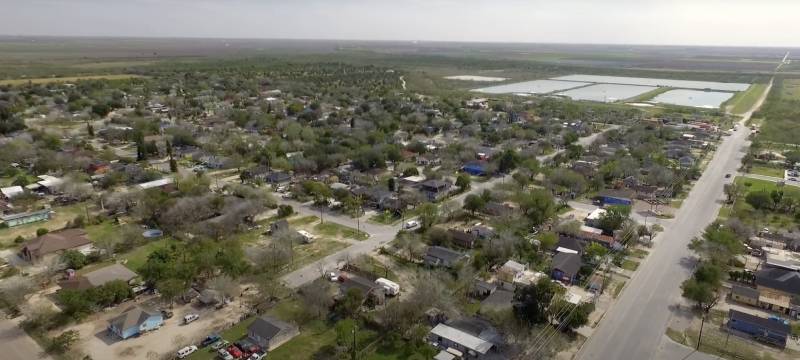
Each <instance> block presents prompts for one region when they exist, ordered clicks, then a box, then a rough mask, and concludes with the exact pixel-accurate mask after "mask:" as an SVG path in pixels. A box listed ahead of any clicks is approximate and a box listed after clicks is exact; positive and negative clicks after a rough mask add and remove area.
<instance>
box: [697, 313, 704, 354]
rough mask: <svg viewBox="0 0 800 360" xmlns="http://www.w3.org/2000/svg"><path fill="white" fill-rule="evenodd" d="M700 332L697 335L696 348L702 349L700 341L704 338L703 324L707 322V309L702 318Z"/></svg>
mask: <svg viewBox="0 0 800 360" xmlns="http://www.w3.org/2000/svg"><path fill="white" fill-rule="evenodd" d="M700 319H701V321H700V334H698V335H697V347H696V348H695V350H700V342H701V341H702V339H703V325H705V323H706V313H705V310H704V311H703V316H702V317H701V318H700Z"/></svg>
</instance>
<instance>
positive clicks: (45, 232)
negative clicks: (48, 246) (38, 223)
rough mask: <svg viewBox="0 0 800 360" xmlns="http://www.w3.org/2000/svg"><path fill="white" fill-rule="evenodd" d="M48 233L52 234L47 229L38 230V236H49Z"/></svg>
mask: <svg viewBox="0 0 800 360" xmlns="http://www.w3.org/2000/svg"><path fill="white" fill-rule="evenodd" d="M48 232H50V230H47V229H45V228H38V229H36V236H42V235H44V234H47V233H48Z"/></svg>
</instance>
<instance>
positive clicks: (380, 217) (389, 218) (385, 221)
mask: <svg viewBox="0 0 800 360" xmlns="http://www.w3.org/2000/svg"><path fill="white" fill-rule="evenodd" d="M400 220H401V218H400V217H399V216H393V215H392V214H390V213H388V212H381V213H378V214H375V215H373V216H372V217H370V218H369V222H373V223H376V224H381V225H394V224H397V223H398V222H400Z"/></svg>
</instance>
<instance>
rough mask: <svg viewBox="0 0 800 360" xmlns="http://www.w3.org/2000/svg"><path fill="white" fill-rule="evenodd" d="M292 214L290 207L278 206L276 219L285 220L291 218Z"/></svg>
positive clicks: (292, 210)
mask: <svg viewBox="0 0 800 360" xmlns="http://www.w3.org/2000/svg"><path fill="white" fill-rule="evenodd" d="M292 214H294V208H292V205H278V217H280V218H285V217H289V216H292Z"/></svg>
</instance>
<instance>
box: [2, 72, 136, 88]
mask: <svg viewBox="0 0 800 360" xmlns="http://www.w3.org/2000/svg"><path fill="white" fill-rule="evenodd" d="M140 77H142V76H140V75H133V74H117V75H87V76H70V77H55V78H35V79H14V80H0V85H24V84H28V83H32V84H47V83H53V82H75V81H79V80H127V79H134V78H140Z"/></svg>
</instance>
